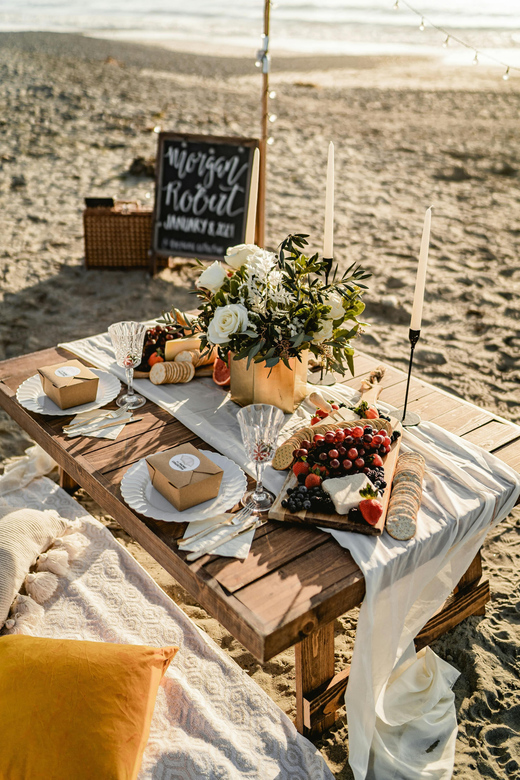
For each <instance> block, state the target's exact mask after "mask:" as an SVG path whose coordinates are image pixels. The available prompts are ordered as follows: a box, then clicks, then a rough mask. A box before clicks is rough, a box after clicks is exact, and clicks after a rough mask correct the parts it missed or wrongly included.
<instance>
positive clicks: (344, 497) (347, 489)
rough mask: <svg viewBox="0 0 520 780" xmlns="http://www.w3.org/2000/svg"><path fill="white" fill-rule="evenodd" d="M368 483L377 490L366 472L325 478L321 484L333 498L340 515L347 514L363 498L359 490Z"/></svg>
mask: <svg viewBox="0 0 520 780" xmlns="http://www.w3.org/2000/svg"><path fill="white" fill-rule="evenodd" d="M367 485H370V487H371V488H372V489H373V490H375V487H374V485H373V484H372V482H371V481H370V480H369V479H368V477H367V476H366V475H365V474H352V475H350V476H346V477H333V478H332V479H324V480H323V482H322V485H321V486H322V488H323V490H325V491H326V492H327V493H328V494H329V496H330V497H331V498H332V502H333V504H334V508H335V510H336V512H337V513H338V515H346V514H347V513H348V512H349V511H350V510H351V509H353V508H354V507H357V506H358V505H359V502H360V501H362V500H363V496H362V495H360V492H359V491H360V490H363V488H365V487H366V486H367Z"/></svg>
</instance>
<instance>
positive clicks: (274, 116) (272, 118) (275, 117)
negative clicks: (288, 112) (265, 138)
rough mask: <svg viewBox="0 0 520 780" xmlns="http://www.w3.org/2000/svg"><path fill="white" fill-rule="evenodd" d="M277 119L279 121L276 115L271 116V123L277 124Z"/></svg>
mask: <svg viewBox="0 0 520 780" xmlns="http://www.w3.org/2000/svg"><path fill="white" fill-rule="evenodd" d="M277 119H278V117H277V115H276V114H269V121H270V122H276V120H277Z"/></svg>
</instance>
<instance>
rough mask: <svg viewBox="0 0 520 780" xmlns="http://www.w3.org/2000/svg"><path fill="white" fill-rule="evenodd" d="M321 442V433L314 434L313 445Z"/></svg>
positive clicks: (323, 437) (322, 439) (322, 438)
mask: <svg viewBox="0 0 520 780" xmlns="http://www.w3.org/2000/svg"><path fill="white" fill-rule="evenodd" d="M322 441H325V436H324V435H323V434H322V433H315V434H314V444H319V443H320V442H322ZM381 443H382V442H381Z"/></svg>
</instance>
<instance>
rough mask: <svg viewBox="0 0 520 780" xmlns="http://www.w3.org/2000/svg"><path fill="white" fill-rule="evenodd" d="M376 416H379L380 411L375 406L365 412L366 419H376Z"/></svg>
mask: <svg viewBox="0 0 520 780" xmlns="http://www.w3.org/2000/svg"><path fill="white" fill-rule="evenodd" d="M376 417H379V412H378V411H377V409H374V407H373V406H370V407H369V408H368V409H367V410H366V412H365V419H367V420H375V419H376Z"/></svg>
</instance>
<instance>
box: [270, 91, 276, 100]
mask: <svg viewBox="0 0 520 780" xmlns="http://www.w3.org/2000/svg"><path fill="white" fill-rule="evenodd" d="M269 97H270V98H271V100H274V99H275V97H276V92H275V91H274V90H273V91H272V92H270V93H269Z"/></svg>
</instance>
